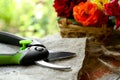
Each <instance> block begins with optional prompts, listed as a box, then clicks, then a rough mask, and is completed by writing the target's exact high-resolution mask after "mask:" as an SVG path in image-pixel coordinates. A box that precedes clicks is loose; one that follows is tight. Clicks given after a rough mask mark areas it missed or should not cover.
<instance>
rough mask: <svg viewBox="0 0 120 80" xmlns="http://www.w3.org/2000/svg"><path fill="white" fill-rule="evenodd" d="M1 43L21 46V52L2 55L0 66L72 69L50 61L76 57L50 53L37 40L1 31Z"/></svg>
mask: <svg viewBox="0 0 120 80" xmlns="http://www.w3.org/2000/svg"><path fill="white" fill-rule="evenodd" d="M0 42H1V43H6V44H11V45H15V46H19V47H20V50H19V51H16V52H15V53H12V54H0V65H11V64H18V65H31V64H38V65H42V66H45V67H49V68H53V69H59V70H64V69H71V67H70V66H60V65H55V64H52V63H48V62H49V61H54V60H59V59H64V58H70V57H74V56H75V55H76V54H75V53H73V52H62V51H56V52H54V51H49V50H48V49H47V48H46V47H45V46H44V45H43V44H41V43H40V42H38V41H37V40H31V39H25V38H22V37H19V36H16V35H14V34H11V33H8V32H2V31H0Z"/></svg>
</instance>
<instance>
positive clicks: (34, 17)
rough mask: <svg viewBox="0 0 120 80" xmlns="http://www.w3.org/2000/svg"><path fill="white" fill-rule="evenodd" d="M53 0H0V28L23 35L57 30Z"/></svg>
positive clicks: (50, 32)
mask: <svg viewBox="0 0 120 80" xmlns="http://www.w3.org/2000/svg"><path fill="white" fill-rule="evenodd" d="M52 5H53V0H0V9H1V10H0V30H3V31H8V32H12V33H16V34H18V35H22V36H25V37H43V36H46V35H48V34H53V33H56V32H58V29H57V19H56V13H55V11H54V8H53V6H52Z"/></svg>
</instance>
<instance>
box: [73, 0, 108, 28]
mask: <svg viewBox="0 0 120 80" xmlns="http://www.w3.org/2000/svg"><path fill="white" fill-rule="evenodd" d="M73 16H74V19H75V20H76V21H77V22H79V23H81V24H82V25H84V26H101V25H102V24H105V23H106V22H107V21H108V17H107V16H105V14H104V13H103V12H102V11H101V10H100V9H99V8H98V6H97V5H96V4H94V3H91V2H89V1H87V2H85V3H83V2H81V3H80V4H78V5H77V6H75V7H74V8H73Z"/></svg>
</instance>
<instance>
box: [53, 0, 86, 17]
mask: <svg viewBox="0 0 120 80" xmlns="http://www.w3.org/2000/svg"><path fill="white" fill-rule="evenodd" d="M85 1H86V0H55V1H54V5H53V6H54V8H55V10H56V12H57V15H58V16H59V17H66V18H70V17H73V15H72V13H73V7H74V6H75V5H77V4H79V3H80V2H85Z"/></svg>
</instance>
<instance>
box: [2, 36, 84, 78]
mask: <svg viewBox="0 0 120 80" xmlns="http://www.w3.org/2000/svg"><path fill="white" fill-rule="evenodd" d="M37 40H39V39H37ZM39 41H40V42H41V43H42V44H44V45H45V46H46V47H47V48H48V49H49V50H53V51H70V52H75V53H76V54H77V56H76V57H74V58H70V59H65V60H60V61H55V62H51V63H53V64H58V65H69V66H72V71H60V70H54V69H50V68H45V67H42V66H38V65H31V66H1V67H0V80H77V75H78V71H79V70H80V68H81V67H82V62H83V59H84V57H85V54H84V53H85V45H86V38H64V39H63V38H61V37H60V36H59V35H53V36H49V37H45V38H42V39H40V40H39ZM17 50H19V48H18V47H16V46H11V45H6V44H2V43H0V53H1V54H3V53H9V52H13V53H14V52H16V51H17Z"/></svg>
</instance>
